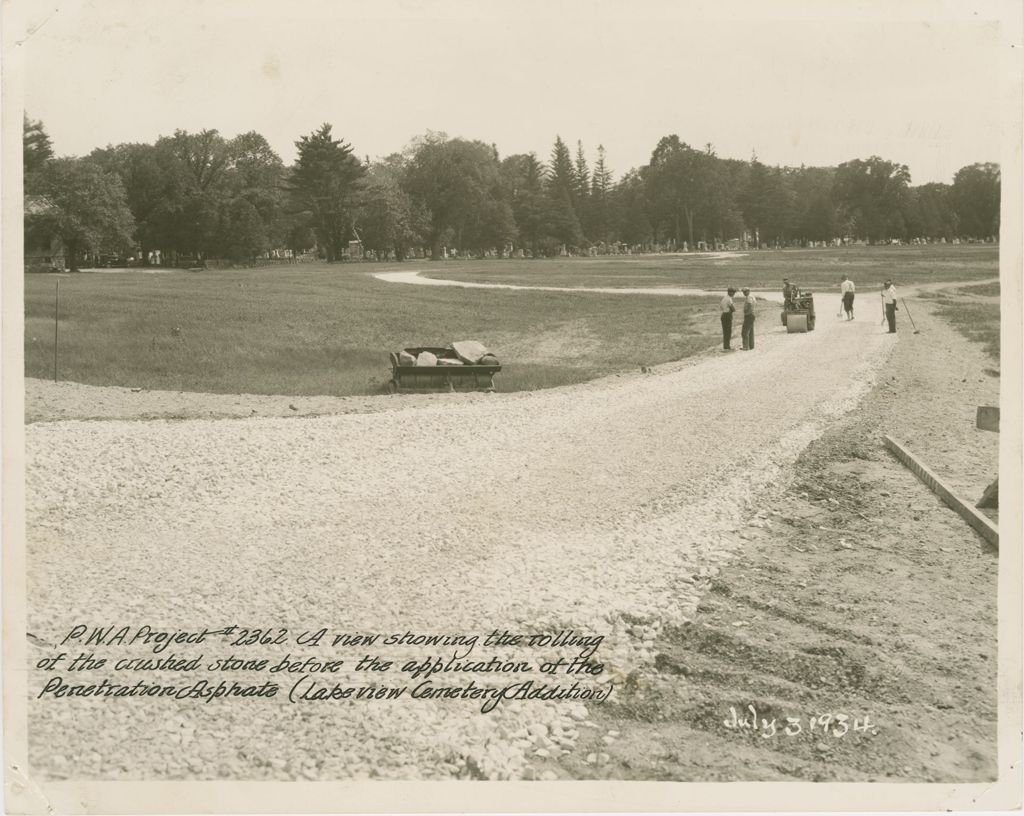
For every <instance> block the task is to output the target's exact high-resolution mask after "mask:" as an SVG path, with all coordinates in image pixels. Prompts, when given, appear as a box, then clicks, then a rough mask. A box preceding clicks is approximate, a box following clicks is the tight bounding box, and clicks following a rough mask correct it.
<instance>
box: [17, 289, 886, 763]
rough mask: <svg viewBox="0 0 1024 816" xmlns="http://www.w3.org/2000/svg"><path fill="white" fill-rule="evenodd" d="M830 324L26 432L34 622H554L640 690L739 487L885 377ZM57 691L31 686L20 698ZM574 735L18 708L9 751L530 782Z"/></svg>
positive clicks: (323, 706) (557, 721) (518, 715)
mask: <svg viewBox="0 0 1024 816" xmlns="http://www.w3.org/2000/svg"><path fill="white" fill-rule="evenodd" d="M836 308H837V298H831V299H830V298H829V297H828V296H823V297H821V298H820V303H819V306H818V312H819V318H818V328H817V330H816V331H815V332H813V333H809V334H801V335H786V334H785V333H784V330H782V329H781V327H780V326H778V323H777V320H778V318H777V313H776V310H775V309H774V308H767V309H765V310H764V313H763V314H762V316H761V318H760V320H759V324H760V325H759V326H758V328H759V331H760V335H759V337H758V343H757V349H756V350H755V351H753V352H736V353H732V354H725V353H721V352H719V353H717V354H715V355H705V356H703V357H700V358H695V359H694V360H691V361H689V362H687V363H683V364H675V365H672V366H667V367H664V368H662V369H658V370H657V371H656V372H655V373H653V374H649V375H643V376H641V375H630V376H627V377H622V378H619V379H616V378H607V379H605V380H602V381H599V382H596V383H591V384H588V385H583V386H574V387H570V388H559V389H552V390H550V391H541V392H534V393H529V394H515V395H492V396H490V397H488V398H486V399H482V400H474V401H447V400H446V399H445V397H444V395H439V397H438V399H437V400H436V401H433V402H423V401H418V402H417V403H415V404H410V406H409V407H408V408H399V409H398V410H387V411H376V412H369V413H349V414H345V415H339V416H318V417H295V418H278V417H256V418H250V419H221V420H207V419H194V420H187V421H165V420H153V421H147V422H138V421H135V422H132V421H122V420H109V421H91V422H82V421H60V422H37V423H35V424H32V425H29V426H27V428H26V445H27V477H26V478H27V513H28V516H27V520H28V534H29V552H28V561H29V576H28V579H29V588H28V593H29V598H30V599H31V605H30V610H29V630H30V631H31V632H33V633H34V634H35V635H36V636H38V637H39V638H41V639H42V640H44V641H47V642H50V643H53V642H57V641H59V639H60V638H61V637H62V636H63V633H64V632H65V631H66V630H68V629H69V628H70V627H71V626H72V625H73V624H75V623H85V624H89V625H111V624H118V625H133V626H136V625H141V624H149V625H152V626H154V627H161V628H167V629H176V628H177V629H185V630H193V629H196V628H201V627H203V626H210V627H217V626H224V625H227V624H229V623H236V624H238V625H239V626H241V627H246V626H251V627H260V626H265V627H278V626H282V627H288V628H289V629H290V630H292V631H298V630H303V629H316V628H318V627H320V626H324V627H329V628H331V629H332V630H337V631H339V632H353V633H355V632H359V633H372V632H380V633H391V632H395V633H402V632H405V631H407V630H410V631H412V632H423V633H455V632H465V633H481V634H483V633H487V632H489V631H491V630H492V629H495V628H497V629H508V630H511V631H518V632H544V631H555V632H557V631H559V630H563V629H564V630H570V629H571V630H574V631H575V632H577V633H587V634H595V635H596V634H599V635H603V636H604V637H605V640H604V641H603V643H602V644H601V646H600V649H599V650H598V652H597V653H596V655H595V659H597V660H601V661H603V662H604V663H605V664H606V667H607V668H606V671H605V673H604V674H603V675H602V676H601V678H599V679H600V680H604V681H609V680H610V681H616V680H618V681H622V680H623V679H624V678H625V677H628V676H629V675H631V674H632V675H633V677H636V673H638V672H639V673H640V674H642V672H643V670H644V668H645V667H646V666H647V665H649V663H650V662H651V661H652V660H653V655H652V653H651V651H650V648H651V645H652V642H653V640H654V636H655V635H656V633H657V632H658V630H659V629H660V628H661V627H663V626H665V625H666V624H670V623H678V622H680V621H681V620H683V619H686V618H687V617H688V616H689V615H691V614H692V612H693V610H694V608H695V606H696V604H697V601H698V599H699V596H700V591H701V588H702V586H703V585H705V584H706V579H707V578H708V577H709V576H711V575H713V574H714V573H715V572H716V571H717V569H718V567H719V566H720V565H721V564H722V563H723V562H724V561H726V560H727V559H729V558H730V557H732V555H733V554H734V553H735V551H736V550H737V548H738V547H739V546H741V544H742V541H743V537H744V531H745V530H746V528H747V527H748V526H749V525H754V526H761V525H763V522H762V521H760V520H759V518H761V517H763V516H764V515H765V509H764V508H762V507H760V506H759V504H758V497H759V495H760V493H761V492H762V491H763V490H764V489H766V488H767V487H768V486H770V485H773V484H777V483H778V482H780V481H783V480H785V478H786V466H787V465H788V464H790V463H791V462H792V461H793V460H794V459H795V458H796V456H797V455H798V454H799V452H800V451H801V450H802V449H803V448H804V447H805V446H806V445H807V444H808V443H809V442H810V441H811V440H812V439H814V438H815V437H816V436H818V435H819V434H821V433H822V432H823V430H824V429H825V428H826V427H827V426H828V424H829V423H830V422H831V421H833V420H834V419H835V418H837V417H839V416H841V415H842V414H843V413H845V412H847V411H849V410H850V409H852V408H853V407H854V406H855V405H856V404H857V402H858V400H859V399H860V397H861V396H862V395H863V394H864V393H865V392H866V391H867V389H868V388H870V387H871V385H872V383H873V381H874V378H875V375H876V372H877V370H878V369H879V367H880V366H883V365H884V361H885V359H886V356H887V355H888V353H889V351H890V350H891V349H892V347H893V344H894V343H895V342H896V339H897V338H896V337H893V336H890V335H887V334H885V333H884V329H883V328H881V327H879V325H878V322H877V320H870V321H869V320H860V321H854V322H850V323H847V322H845V321H839V320H837V319H836V318H835V312H836ZM736 334H737V337H736V340H737V341H738V339H739V338H738V330H737V332H736ZM897 337H898V336H897ZM381 399H382V400H388V399H390V400H392V404H393V401H394V400H395V399H396V398H393V397H392V398H389V397H382V398H381ZM398 399H400V398H398ZM51 651H52V650H48V649H46V648H44V647H41V646H33V647H32V648H30V658H34V659H38V658H39V657H42V656H43V655H45V654H49V653H50V652H51ZM170 651H173V649H172V650H168V652H165V653H164V654H165V655H166V654H168V653H169V652H170ZM177 651H178V653H179V654H181V655H187V656H193V655H194V654H195V653H197V652H198V651H202V653H203V654H204V662H208V661H209V659H210V658H212V657H213V656H215V655H216V656H223V655H226V654H228V653H234V654H236V655H244V656H245V657H251V656H255V655H256V654H257V653H261V654H262V653H265V656H268V657H273V658H275V659H277V658H279V657H281V656H283V654H284V653H285V652H287V651H291V652H292V654H293V657H294V656H296V655H302V657H303V658H305V657H307V656H311V655H318V656H320V657H323V656H325V655H329V654H331V653H332V650H330V649H325V648H323V646H321V648H320V649H312V648H310V649H305V650H304V649H302V648H301V647H295V646H293V645H292V646H289V647H287V648H285V647H272V648H265V649H263V652H259V650H254V649H253V647H248V648H236V649H227V648H220V649H219V651H218V650H217V649H214V648H207V647H206V646H204V647H203V648H202V649H201V650H200V649H196V648H191V649H190V648H188V647H182V648H180V649H178V650H177ZM372 651H373V650H371V649H360V648H357V649H351V648H350V649H348V650H341V649H339V650H334V654H335V656H341V657H345V658H346V659H358V658H359V657H361V656H362V653H363V652H372ZM578 651H579V650H578V649H576V650H572V649H567V650H564V651H563V652H559V651H558V650H557V649H550V650H542V652H541V653H537V654H538V655H540V654H542V655H543V656H544V657H545V658H547V657H553V656H555V655H557V654H560V653H564V654H566V655H567V656H571V655H572V654H574V653H575V652H578ZM115 652H116V650H112V651H111V653H115ZM376 652H377V653H379V654H382V655H384V656H386V657H387V658H388V659H394V658H396V657H398V656H400V655H404V654H410V655H416V656H425V655H427V654H436V655H440V656H447V657H450V656H451V650H450V649H449V650H447V651H446V650H444V649H440V648H436V649H433V650H432V649H430V648H429V647H420V648H418V649H410V650H408V651H407V652H403V651H402V650H401V649H400V648H399V647H391V648H388V649H377V650H376ZM532 653H534V652H530V654H532ZM118 654H120V653H119V652H118ZM131 654H132V656H139V655H141V654H142V652H139V651H138V650H137V649H136V650H135V651H133V652H132V653H131ZM527 654H528V653H527V652H524V651H522V650H512V649H486V648H484V647H483V645H478V646H477V647H476V649H475V650H474V652H473V655H474V657H478V658H480V659H487V658H489V657H490V656H492V655H496V656H501V657H512V656H515V657H517V658H523V657H524V656H525V655H527ZM51 674H52V672H40V671H37V672H34V675H33V678H32V684H31V687H32V688H33V689H35V690H38V689H39V688H40V687H41V686H42V684H43V682H44V681H45V678H46V677H48V676H50V675H51ZM79 674H80V675H81V676H80V677H79V678H78V680H79V682H81V681H82V680H83V679H89V680H90V681H98V680H99V679H100V678H101V677H111V675H110V674H109V673H104V672H103V671H99V672H82V673H79ZM363 674H365V673H360V675H363ZM241 675H242V673H240V672H238V673H235V674H234V675H233V676H230V677H227V678H226V679H228V680H231V679H243V678H242V677H241ZM257 677H260V678H261V681H262V679H265V678H264V677H262V676H261V675H255V674H253V675H245V677H244V679H245V680H246V682H256V679H257ZM347 677H348V678H349V679H351V680H353V681H354V682H365V680H366V678H365V676H363V677H362V678H360V676H359V675H355V674H354V673H350V674H349V675H347ZM131 679H132V680H133V681H134V680H135V679H137V678H131ZM145 679H146V680H147V681H151V682H152V681H155V680H157V679H160V680H166V681H168V682H170V681H175V680H178V681H180V679H181V678H180V677H175V676H174V673H173V672H169V673H166V674H158V675H154V676H147V677H146V678H145ZM435 679H436V678H435ZM476 679H477V681H478V682H479V676H477V678H476ZM520 679H522V678H520ZM534 679H536V677H534ZM490 680H491V678H489V677H487V678H485V679H484V682H489V681H490ZM449 681H450V682H449ZM331 682H340V681H339V680H338V677H334V676H332V677H331ZM378 682H380V683H383V684H386V685H387V684H392V685H393V684H395V683H396V680H395V678H394V676H391V675H387V676H384V677H383V679H379V680H378ZM456 683H460V684H462V683H465V679H464V678H454V679H453V678H452V677H450V676H446V677H445V682H444V683H443V684H448V685H454V684H456ZM587 717H588V712H587V708H586V707H585V706H584V705H582V704H580V703H564V702H563V703H556V702H551V703H537V702H519V701H513V702H508V703H505V704H503V705H502V706H500V707H499V708H498V709H497V710H496V711H494V712H493V713H491V714H487V715H485V714H481V713H479V711H478V705H475V704H473V703H467V702H463V701H445V702H441V701H426V700H408V699H403V700H398V701H394V702H389V703H386V704H366V703H354V702H352V701H344V702H341V701H333V702H328V703H310V704H306V705H289V704H287V703H286V702H284V701H283V700H282V699H280V698H277V699H272V700H262V699H255V700H252V701H249V700H246V701H244V702H243V703H241V704H240V703H239V702H238V701H233V702H228V701H224V700H219V701H214V702H210V703H205V704H202V705H183V704H182V703H180V702H175V701H174V700H167V699H162V698H161V699H152V700H150V699H147V700H145V701H136V700H107V699H104V698H88V699H74V700H69V699H66V698H65V699H60V700H56V699H51V698H47V699H44V700H39V701H33V703H32V704H31V706H30V734H31V735H32V739H31V746H30V747H31V761H32V763H33V767H34V771H35V772H40V773H43V774H45V775H49V776H52V777H56V778H61V777H62V776H67V775H68V774H70V773H72V772H71V770H70V769H71V768H72V767H73V768H74V771H73V775H74V776H76V777H87V776H93V777H97V778H115V779H132V778H141V777H146V778H151V779H157V778H167V779H174V778H194V779H214V778H236V779H290V778H308V779H338V778H341V779H344V778H361V777H383V778H396V779H400V778H407V779H408V778H426V779H436V778H448V777H452V776H462V777H475V778H493V779H500V778H513V779H514V778H530V777H531V775H532V774H533V773H534V771H533V768H531V766H530V762H531V759H532V758H534V757H536V756H540V757H546V756H558V755H559V754H560V753H561V752H562V751H566V752H571V751H572V750H573V747H574V745H575V741H576V737H577V736H578V734H579V732H580V729H581V728H586V727H588V725H589V724H590V721H589V720H588V718H587ZM609 739H614V736H610V737H609ZM53 746H62V747H61V749H60V750H61V751H62V753H60V754H56V755H55V754H54V750H55V749H54V747H53ZM538 751H539V752H540V753H537V752H538ZM547 773H548V774H550V773H552V772H551V771H547Z"/></svg>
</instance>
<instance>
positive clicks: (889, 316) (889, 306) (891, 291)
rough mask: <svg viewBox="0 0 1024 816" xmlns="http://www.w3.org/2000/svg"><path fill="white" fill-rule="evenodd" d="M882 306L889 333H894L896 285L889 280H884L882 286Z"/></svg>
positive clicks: (896, 307)
mask: <svg viewBox="0 0 1024 816" xmlns="http://www.w3.org/2000/svg"><path fill="white" fill-rule="evenodd" d="M882 308H883V309H884V311H885V319H886V320H887V321H888V322H889V334H896V310H897V309H898V308H899V306H897V305H896V287H895V286H893V285H892V281H891V280H887V281H886V282H885V286H883V287H882Z"/></svg>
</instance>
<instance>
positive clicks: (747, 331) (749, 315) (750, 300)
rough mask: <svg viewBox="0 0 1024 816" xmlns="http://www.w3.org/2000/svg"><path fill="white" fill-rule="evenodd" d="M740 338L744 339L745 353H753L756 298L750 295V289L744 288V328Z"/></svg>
mask: <svg viewBox="0 0 1024 816" xmlns="http://www.w3.org/2000/svg"><path fill="white" fill-rule="evenodd" d="M740 337H742V338H743V346H742V348H743V351H752V350H753V348H754V296H753V295H752V294H750V288H749V287H747V286H744V287H743V328H742V329H741V330H740Z"/></svg>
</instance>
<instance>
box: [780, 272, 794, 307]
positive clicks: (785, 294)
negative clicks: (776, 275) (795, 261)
mask: <svg viewBox="0 0 1024 816" xmlns="http://www.w3.org/2000/svg"><path fill="white" fill-rule="evenodd" d="M794 289H796V287H795V286H791V285H790V283H789V278H783V279H782V302H783V303H784V304H788V303H789V302H790V301H791V300H792V299H793V298H794V297H795V295H796V293H795V292H794V291H793V290H794Z"/></svg>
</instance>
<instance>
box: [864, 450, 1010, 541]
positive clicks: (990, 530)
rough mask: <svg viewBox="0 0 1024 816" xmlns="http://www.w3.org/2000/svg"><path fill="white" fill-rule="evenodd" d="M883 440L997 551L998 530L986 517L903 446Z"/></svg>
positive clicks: (898, 457)
mask: <svg viewBox="0 0 1024 816" xmlns="http://www.w3.org/2000/svg"><path fill="white" fill-rule="evenodd" d="M883 438H884V440H885V446H886V447H887V448H888V449H889V450H890V451H892V452H893V454H895V456H896V458H897V459H899V460H900V461H901V462H903V464H905V465H906V466H907V467H908V468H910V470H911V472H913V474H914V475H915V476H917V478H918V479H920V480H921V481H922V482H924V483H925V484H926V485H928V487H930V488H931V489H932V491H933V492H934V493H935V494H936V495H937V496H938V497H939V498H940V499H942V501H944V502H945V503H946V504H947V505H948V506H949V508H950V509H951V510H955V511H956V512H957V513H958V514H959V515H960V516H961V517H962V518H963V520H964V521H966V522H967V523H968V524H970V525H971V527H973V528H974V529H975V530H976V531H977V532H978V534H979V535H980V536H981V537H982V538H984V539H985V540H986V541H987V542H988V543H989V544H991V545H992V546H993V547H995V548H996V549H997V550H998V549H999V528H998V527H996V526H995V525H994V524H993V523H992V522H991V521H990V520H989V519H988V517H986V516H984V515H982V514H981V513H979V512H978V511H977V510H975V509H974V508H973V507H971V506H970V505H969V504H968V503H967V502H965V501H964V500H963V499H961V498H959V497H958V496H957V495H956V494H955V493H954V492H953V491H952V490H950V489H949V487H948V486H947V485H946V484H945V483H943V481H942V480H941V479H940V478H939V477H938V476H936V475H935V474H934V473H933V472H932V471H931V470H929V469H928V468H927V467H926V466H925V465H924V464H923V463H922V462H920V461H919V460H918V459H917V458H916V457H915V456H914V455H913V454H912V453H911V452H910V451H909V450H907V449H906V447H905V446H904V445H902V444H900V443H899V442H897V441H896V440H895V439H893V438H892V437H891V436H886V437H883Z"/></svg>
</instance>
